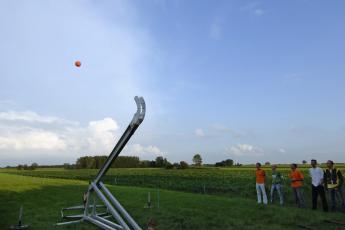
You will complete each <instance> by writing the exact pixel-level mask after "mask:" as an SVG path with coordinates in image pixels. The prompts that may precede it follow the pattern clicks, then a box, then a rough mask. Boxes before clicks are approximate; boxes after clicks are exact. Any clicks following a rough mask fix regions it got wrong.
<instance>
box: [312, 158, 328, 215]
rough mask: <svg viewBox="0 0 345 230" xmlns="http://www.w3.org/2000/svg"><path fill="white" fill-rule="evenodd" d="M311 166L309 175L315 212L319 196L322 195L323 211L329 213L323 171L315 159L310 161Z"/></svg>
mask: <svg viewBox="0 0 345 230" xmlns="http://www.w3.org/2000/svg"><path fill="white" fill-rule="evenodd" d="M310 165H311V168H310V169H309V175H310V177H311V196H312V203H313V209H314V210H315V209H316V208H317V196H318V195H320V197H321V201H322V208H323V211H324V212H328V205H327V200H326V195H325V188H324V186H323V177H324V173H323V170H322V169H321V168H319V167H317V161H316V160H315V159H312V160H311V161H310Z"/></svg>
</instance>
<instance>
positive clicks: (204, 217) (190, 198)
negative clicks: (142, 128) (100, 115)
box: [0, 173, 344, 230]
mask: <svg viewBox="0 0 345 230" xmlns="http://www.w3.org/2000/svg"><path fill="white" fill-rule="evenodd" d="M0 184H1V186H0V223H1V225H0V226H1V227H0V229H8V227H9V226H10V225H12V224H14V223H16V220H17V215H18V210H19V207H20V205H23V206H24V223H27V224H30V226H31V229H96V228H94V227H93V226H91V225H89V224H87V223H83V224H81V225H74V226H64V227H54V226H53V224H54V223H56V222H59V221H61V219H60V216H59V215H60V212H59V211H60V210H61V208H63V207H68V206H73V205H78V204H80V203H81V202H82V193H83V192H84V191H85V190H86V189H87V186H88V183H87V182H86V181H83V180H75V179H52V178H42V177H29V176H22V175H14V174H8V173H0ZM109 187H110V190H111V191H112V193H113V194H114V195H115V196H116V197H117V198H118V199H119V201H120V202H121V203H122V204H123V206H124V207H126V209H127V210H128V211H129V213H131V215H132V216H133V217H134V219H135V220H137V222H138V223H139V225H140V226H142V227H143V228H145V226H146V223H147V221H148V220H149V219H150V218H153V219H154V220H155V222H156V229H272V230H273V229H278V230H279V229H296V228H297V225H299V224H302V225H304V226H310V227H313V229H339V228H338V227H337V226H336V225H329V224H326V223H325V222H324V220H330V219H331V220H341V219H343V218H344V214H341V213H323V212H321V211H316V212H315V211H312V210H310V209H303V210H302V209H297V208H294V207H284V208H282V207H280V206H279V205H269V206H262V205H257V204H256V202H255V201H253V200H251V199H246V198H239V197H237V198H235V197H225V196H215V195H206V194H193V193H185V192H177V191H168V190H165V189H161V190H160V191H159V194H160V196H159V197H160V199H159V200H160V201H159V207H158V200H157V196H156V195H157V190H156V189H154V188H139V187H128V186H116V185H111V186H109ZM148 192H150V193H151V194H152V200H153V205H154V207H153V208H152V209H145V208H144V205H145V203H146V199H147V194H148Z"/></svg>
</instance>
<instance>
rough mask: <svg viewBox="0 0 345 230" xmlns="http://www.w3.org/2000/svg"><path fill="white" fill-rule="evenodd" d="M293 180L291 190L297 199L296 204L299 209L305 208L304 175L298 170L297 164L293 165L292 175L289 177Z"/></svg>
mask: <svg viewBox="0 0 345 230" xmlns="http://www.w3.org/2000/svg"><path fill="white" fill-rule="evenodd" d="M289 177H290V179H291V188H292V192H293V194H294V197H295V202H296V204H297V205H298V207H299V208H304V207H305V204H304V198H303V180H304V176H303V174H302V173H301V172H300V171H299V170H297V164H291V173H290V175H289Z"/></svg>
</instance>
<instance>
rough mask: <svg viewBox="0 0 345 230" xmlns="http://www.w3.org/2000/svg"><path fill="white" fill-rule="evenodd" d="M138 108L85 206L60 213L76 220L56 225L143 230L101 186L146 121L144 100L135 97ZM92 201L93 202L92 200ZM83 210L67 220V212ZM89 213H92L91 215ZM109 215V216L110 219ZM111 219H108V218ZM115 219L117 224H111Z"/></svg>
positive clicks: (86, 199) (92, 184)
mask: <svg viewBox="0 0 345 230" xmlns="http://www.w3.org/2000/svg"><path fill="white" fill-rule="evenodd" d="M134 100H135V102H136V104H137V112H136V113H135V114H134V116H133V119H132V121H131V122H130V124H129V125H128V127H127V129H126V131H125V132H124V133H123V134H122V136H121V138H120V140H119V141H118V142H117V144H116V145H115V147H114V149H113V150H112V151H111V153H110V154H109V157H108V158H107V160H106V161H105V163H104V164H103V166H102V168H101V169H100V170H99V172H98V174H97V176H96V178H95V179H94V180H93V181H92V182H91V183H90V186H89V188H88V190H87V192H86V193H85V194H84V205H81V206H74V207H69V208H64V209H62V210H61V216H62V217H63V218H65V219H74V220H72V221H67V222H62V223H57V224H56V225H58V226H61V225H68V224H76V223H80V222H83V221H87V222H90V223H92V224H94V225H96V226H98V227H100V228H101V229H105V230H131V229H134V230H141V228H140V226H139V225H138V224H137V223H136V222H135V220H134V219H133V218H132V217H131V216H130V215H129V214H128V212H127V211H126V209H125V208H124V207H123V206H122V205H121V204H120V202H119V201H118V200H117V199H116V198H115V197H114V196H113V195H112V194H111V192H110V191H109V190H108V189H107V187H106V186H105V185H104V184H103V183H102V178H103V176H104V175H105V174H106V173H107V171H108V170H109V168H110V167H111V165H112V163H113V162H114V161H115V159H116V158H117V157H118V156H119V154H120V153H121V151H122V149H123V148H124V147H125V145H126V144H127V142H128V141H129V139H130V138H131V137H132V135H133V134H134V133H135V131H136V129H137V128H138V127H139V125H140V124H141V122H143V120H144V118H145V112H146V105H145V101H144V98H142V97H137V96H136V97H135V98H134ZM92 198H93V202H92V201H91V199H92ZM96 198H98V199H99V200H101V201H102V202H103V204H104V205H96ZM91 202H92V203H93V204H91ZM100 206H102V207H106V209H107V212H106V213H104V212H103V213H97V211H96V209H97V207H100ZM78 209H79V210H83V214H81V215H70V216H65V215H64V211H67V210H78ZM90 209H92V211H91V212H90ZM108 214H109V215H108ZM107 215H108V216H107ZM111 217H112V218H113V219H114V220H115V221H116V223H115V222H113V221H111V220H108V218H111Z"/></svg>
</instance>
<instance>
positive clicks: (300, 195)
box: [297, 187, 305, 208]
mask: <svg viewBox="0 0 345 230" xmlns="http://www.w3.org/2000/svg"><path fill="white" fill-rule="evenodd" d="M297 196H298V201H299V207H300V208H304V207H305V203H304V197H303V188H302V187H298V188H297Z"/></svg>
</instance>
